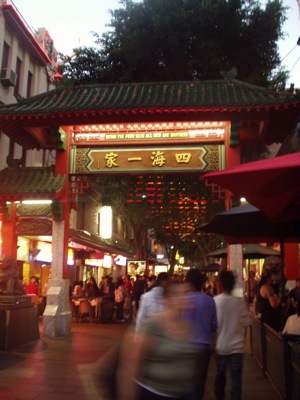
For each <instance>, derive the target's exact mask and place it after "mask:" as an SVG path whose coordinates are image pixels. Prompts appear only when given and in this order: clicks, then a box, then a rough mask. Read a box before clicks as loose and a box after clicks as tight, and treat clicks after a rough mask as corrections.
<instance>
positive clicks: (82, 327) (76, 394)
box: [0, 323, 279, 400]
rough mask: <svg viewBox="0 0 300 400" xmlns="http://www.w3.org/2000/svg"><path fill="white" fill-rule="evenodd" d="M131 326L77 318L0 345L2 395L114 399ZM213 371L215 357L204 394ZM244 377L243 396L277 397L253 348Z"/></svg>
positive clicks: (11, 398) (31, 399)
mask: <svg viewBox="0 0 300 400" xmlns="http://www.w3.org/2000/svg"><path fill="white" fill-rule="evenodd" d="M127 328H129V325H128V324H115V323H112V324H94V323H73V324H72V333H71V334H70V335H68V336H66V337H61V338H54V339H51V338H46V337H43V335H41V338H40V339H39V340H37V341H35V342H31V343H29V344H26V345H23V346H20V347H18V348H15V349H12V350H9V351H0V399H1V400H75V399H80V400H96V399H97V400H113V397H114V396H113V393H114V386H115V385H114V382H113V380H112V376H113V372H114V370H115V367H116V359H117V357H116V355H117V348H118V345H119V344H120V342H121V340H122V336H123V334H124V333H125V331H126V329H127ZM41 329H42V328H41ZM214 373H215V369H214V360H212V362H211V364H210V369H209V374H208V381H207V390H206V396H205V399H204V400H211V399H213V398H214V397H213V379H214ZM243 381H244V387H243V400H252V399H253V400H273V399H274V400H276V399H278V398H279V397H278V396H277V393H276V391H275V390H274V389H273V387H272V385H271V384H270V383H269V381H268V380H267V379H266V378H264V377H263V375H262V373H261V371H260V370H259V368H258V366H257V364H256V362H255V360H254V359H253V358H252V357H251V355H250V354H249V351H247V353H246V355H245V364H244V378H243ZM227 398H228V399H229V395H228V396H227Z"/></svg>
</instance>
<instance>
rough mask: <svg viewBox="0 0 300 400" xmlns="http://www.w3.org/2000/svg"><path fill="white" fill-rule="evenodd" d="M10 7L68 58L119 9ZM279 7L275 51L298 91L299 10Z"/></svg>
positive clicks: (62, 4)
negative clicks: (282, 16) (283, 14)
mask: <svg viewBox="0 0 300 400" xmlns="http://www.w3.org/2000/svg"><path fill="white" fill-rule="evenodd" d="M13 3H14V5H15V6H16V7H17V9H18V10H19V12H20V13H21V15H22V16H23V18H24V19H25V21H26V22H27V24H28V25H29V27H30V28H31V29H33V30H37V29H38V28H41V27H44V28H46V29H47V30H48V32H49V34H50V36H51V37H52V39H53V40H54V45H55V47H56V49H57V50H58V51H59V52H61V53H64V54H68V55H71V54H72V53H73V49H74V48H76V47H79V46H93V45H94V38H93V36H92V34H91V32H92V31H95V32H97V33H99V34H101V33H103V32H105V31H107V29H108V28H107V26H106V24H107V23H108V22H109V20H110V14H109V12H108V10H109V9H116V8H119V7H120V4H119V0H88V1H83V0H63V1H62V0H52V1H44V0H13ZM264 3H265V0H262V4H264ZM283 3H284V5H285V6H287V7H289V8H290V9H289V11H288V14H287V16H288V20H287V21H286V23H285V25H284V31H285V32H286V34H287V36H286V38H285V39H284V40H283V41H281V42H280V44H279V49H280V54H281V57H282V59H283V64H284V65H285V66H286V67H287V69H289V70H290V71H291V79H290V80H289V82H288V86H289V84H290V83H294V84H295V86H296V87H298V88H300V46H297V40H298V38H299V36H300V19H299V10H298V5H297V1H296V0H284V1H283Z"/></svg>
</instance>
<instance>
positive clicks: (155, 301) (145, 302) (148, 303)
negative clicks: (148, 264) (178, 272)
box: [135, 272, 169, 333]
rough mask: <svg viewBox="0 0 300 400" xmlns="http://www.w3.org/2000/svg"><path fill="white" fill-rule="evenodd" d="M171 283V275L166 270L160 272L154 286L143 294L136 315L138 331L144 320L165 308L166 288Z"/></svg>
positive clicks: (136, 328)
mask: <svg viewBox="0 0 300 400" xmlns="http://www.w3.org/2000/svg"><path fill="white" fill-rule="evenodd" d="M168 283H169V275H168V274H167V273H166V272H161V273H160V274H158V277H157V279H156V283H155V285H154V287H153V288H152V289H151V290H150V291H149V292H146V293H144V294H143V295H142V296H141V301H140V307H139V309H138V312H137V316H136V325H135V331H136V332H137V333H138V332H139V331H140V329H141V326H142V322H143V321H144V320H145V319H146V318H148V317H150V316H151V315H153V314H155V313H157V312H159V311H163V310H164V309H165V301H164V289H165V287H166V286H167V284H168Z"/></svg>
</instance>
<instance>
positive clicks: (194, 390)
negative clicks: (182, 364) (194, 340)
mask: <svg viewBox="0 0 300 400" xmlns="http://www.w3.org/2000/svg"><path fill="white" fill-rule="evenodd" d="M210 355H211V349H210V346H209V347H207V348H203V349H199V350H197V359H196V366H195V381H194V382H193V383H192V387H191V393H190V395H189V396H188V400H201V399H202V398H203V397H204V392H205V384H206V379H207V371H208V366H209V361H210Z"/></svg>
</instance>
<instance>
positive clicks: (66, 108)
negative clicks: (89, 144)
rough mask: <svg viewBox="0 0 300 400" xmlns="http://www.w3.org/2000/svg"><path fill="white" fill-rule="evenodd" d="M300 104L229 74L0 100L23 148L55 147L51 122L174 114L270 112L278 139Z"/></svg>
mask: <svg viewBox="0 0 300 400" xmlns="http://www.w3.org/2000/svg"><path fill="white" fill-rule="evenodd" d="M299 109H300V96H299V94H297V95H295V94H293V93H290V92H278V91H274V90H268V89H265V88H262V87H258V86H254V85H250V84H247V83H244V82H241V81H238V80H234V79H232V80H229V79H224V80H215V81H182V82H152V83H122V84H101V85H83V86H74V87H65V86H62V87H59V88H57V89H55V90H53V91H50V92H46V93H42V94H40V95H37V96H34V97H31V98H28V99H26V100H24V101H21V102H19V103H16V104H10V105H2V106H0V129H2V130H3V131H4V132H5V133H6V134H7V135H8V136H9V137H11V138H12V139H13V140H14V141H15V142H16V143H18V144H20V145H22V146H24V147H26V148H43V147H48V148H55V149H56V148H57V146H58V144H57V143H60V141H59V140H58V138H57V137H53V134H52V133H51V132H52V131H51V129H49V127H53V126H54V127H59V126H64V125H65V126H67V125H71V126H72V125H85V124H97V123H115V122H119V123H122V122H135V121H136V122H140V121H153V120H158V121H164V120H169V121H170V120H176V119H178V118H181V119H183V118H190V119H192V118H196V119H198V120H201V119H202V120H208V119H226V120H230V119H234V118H239V119H241V120H242V119H243V118H246V119H252V120H261V119H267V118H268V115H267V114H269V116H270V114H271V113H273V114H272V123H273V125H272V127H270V129H272V135H274V136H275V137H276V140H277V139H278V137H279V139H278V140H281V139H282V137H280V132H281V131H282V126H283V127H284V128H285V129H291V127H292V126H293V125H294V124H295V121H296V118H297V116H298V114H299ZM262 115H263V118H261V117H262ZM287 121H288V123H286V122H287ZM26 127H27V128H28V127H42V128H43V134H44V136H45V135H46V138H47V142H45V141H44V142H43V143H40V142H39V141H38V140H37V138H35V137H33V136H34V135H33V136H31V135H30V133H29V132H28V129H26ZM274 127H275V128H274ZM274 129H275V131H276V130H277V131H278V132H277V133H276V132H275V131H274ZM285 136H286V135H285ZM285 136H284V137H285ZM276 140H275V141H276Z"/></svg>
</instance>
